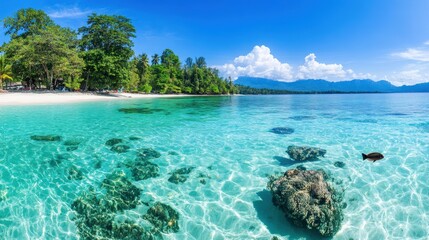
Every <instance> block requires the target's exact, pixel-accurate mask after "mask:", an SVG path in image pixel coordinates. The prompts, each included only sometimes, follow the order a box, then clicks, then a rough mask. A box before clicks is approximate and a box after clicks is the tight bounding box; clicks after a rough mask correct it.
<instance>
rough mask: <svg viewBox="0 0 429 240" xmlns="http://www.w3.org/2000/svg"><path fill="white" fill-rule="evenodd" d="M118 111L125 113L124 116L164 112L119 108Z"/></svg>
mask: <svg viewBox="0 0 429 240" xmlns="http://www.w3.org/2000/svg"><path fill="white" fill-rule="evenodd" d="M118 111H119V112H123V113H126V114H130V113H138V114H153V113H156V112H162V111H164V110H162V109H157V108H146V107H140V108H120V109H119V110H118Z"/></svg>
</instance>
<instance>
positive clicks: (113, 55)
mask: <svg viewBox="0 0 429 240" xmlns="http://www.w3.org/2000/svg"><path fill="white" fill-rule="evenodd" d="M87 24H88V26H85V27H81V28H79V33H80V34H82V40H81V43H80V45H81V50H82V51H83V53H82V57H83V59H84V61H85V64H86V66H85V69H84V71H85V75H86V79H87V82H86V87H87V88H90V89H105V88H107V89H110V88H113V89H117V88H120V87H122V86H123V85H127V81H129V77H130V74H129V66H128V60H129V59H130V58H131V57H132V55H133V50H132V49H131V48H132V47H133V45H134V44H133V42H132V40H131V38H133V37H135V35H134V33H135V28H134V26H133V25H132V24H131V21H130V19H128V18H126V17H123V16H109V15H97V14H92V15H91V16H89V18H88V21H87ZM128 85H129V84H128ZM131 85H132V84H131Z"/></svg>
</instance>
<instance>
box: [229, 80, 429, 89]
mask: <svg viewBox="0 0 429 240" xmlns="http://www.w3.org/2000/svg"><path fill="white" fill-rule="evenodd" d="M234 83H235V84H239V85H243V86H248V87H252V88H266V89H276V90H289V91H317V92H328V91H338V92H429V82H428V83H420V84H416V85H412V86H405V85H404V86H401V87H397V86H394V85H392V84H391V83H390V82H388V81H385V80H381V81H373V80H370V79H355V80H350V81H341V82H329V81H326V80H322V79H307V80H298V81H295V82H280V81H275V80H271V79H266V78H254V77H239V78H238V79H237V80H235V81H234Z"/></svg>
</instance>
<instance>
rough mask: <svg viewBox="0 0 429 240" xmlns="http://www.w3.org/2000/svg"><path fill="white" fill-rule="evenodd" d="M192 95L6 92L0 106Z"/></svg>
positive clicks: (2, 96)
mask: <svg viewBox="0 0 429 240" xmlns="http://www.w3.org/2000/svg"><path fill="white" fill-rule="evenodd" d="M185 96H192V95H177V94H136V93H111V94H96V93H79V92H7V93H0V106H10V105H37V104H58V103H61V104H63V103H75V102H88V101H103V100H104V101H106V100H116V99H117V100H123V99H130V98H169V97H185Z"/></svg>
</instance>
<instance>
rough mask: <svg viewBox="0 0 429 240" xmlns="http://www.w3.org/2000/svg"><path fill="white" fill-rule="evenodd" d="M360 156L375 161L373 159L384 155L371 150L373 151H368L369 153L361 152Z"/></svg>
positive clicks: (381, 157) (375, 159)
mask: <svg viewBox="0 0 429 240" xmlns="http://www.w3.org/2000/svg"><path fill="white" fill-rule="evenodd" d="M362 158H363V160H366V159H368V161H372V162H375V161H378V160H381V159H383V158H384V156H383V154H381V153H378V152H373V153H369V154H365V153H362Z"/></svg>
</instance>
